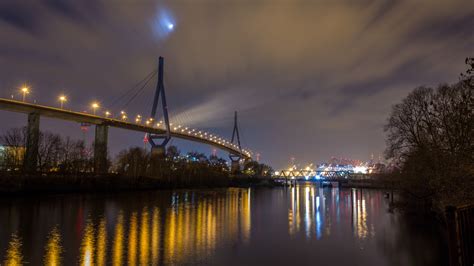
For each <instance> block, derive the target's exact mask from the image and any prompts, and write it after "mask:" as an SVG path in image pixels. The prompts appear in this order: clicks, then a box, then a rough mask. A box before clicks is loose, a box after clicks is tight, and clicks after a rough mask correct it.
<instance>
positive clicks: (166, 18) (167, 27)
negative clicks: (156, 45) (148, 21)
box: [152, 9, 176, 40]
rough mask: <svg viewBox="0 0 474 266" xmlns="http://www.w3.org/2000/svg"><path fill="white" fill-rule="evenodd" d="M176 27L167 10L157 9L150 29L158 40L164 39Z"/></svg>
mask: <svg viewBox="0 0 474 266" xmlns="http://www.w3.org/2000/svg"><path fill="white" fill-rule="evenodd" d="M175 27H176V21H175V19H174V17H173V15H172V13H171V12H170V11H169V10H166V9H159V10H158V12H157V14H156V16H155V17H154V19H153V23H152V29H153V33H154V35H155V37H156V38H157V39H158V40H162V39H165V38H166V37H167V36H168V35H169V34H170V33H171V32H173V31H174V29H175Z"/></svg>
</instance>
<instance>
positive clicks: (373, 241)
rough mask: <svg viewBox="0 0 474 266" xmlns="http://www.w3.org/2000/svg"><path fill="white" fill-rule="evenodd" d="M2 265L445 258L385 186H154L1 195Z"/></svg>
mask: <svg viewBox="0 0 474 266" xmlns="http://www.w3.org/2000/svg"><path fill="white" fill-rule="evenodd" d="M0 223H1V226H0V255H1V256H2V257H1V260H0V264H2V265H7V264H8V263H13V264H11V265H15V263H20V264H21V263H27V264H29V265H42V264H48V265H59V264H61V265H74V264H78V263H80V264H83V265H123V264H128V265H138V264H141V265H158V264H176V265H182V264H212V265H378V266H381V265H445V264H446V263H447V258H446V253H447V252H446V250H447V248H446V245H445V244H444V240H443V239H444V238H443V234H442V233H441V231H440V230H439V229H438V226H436V224H435V223H431V222H426V221H413V220H412V219H408V218H406V217H405V216H403V215H400V214H397V213H390V212H389V211H388V200H387V199H386V198H385V197H384V192H383V191H378V190H368V189H367V190H364V189H362V190H361V189H352V191H351V189H341V190H339V189H338V188H333V189H331V188H318V187H317V186H315V185H310V184H302V185H299V186H297V187H293V188H281V187H280V188H250V189H240V188H228V189H196V190H192V189H190V190H174V191H172V190H157V191H145V192H128V193H116V194H67V195H48V196H44V195H43V196H28V197H13V198H6V197H4V198H0Z"/></svg>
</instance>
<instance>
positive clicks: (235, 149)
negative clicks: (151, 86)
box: [0, 57, 252, 174]
mask: <svg viewBox="0 0 474 266" xmlns="http://www.w3.org/2000/svg"><path fill="white" fill-rule="evenodd" d="M163 72H164V63H163V58H162V57H160V59H159V65H158V71H157V74H158V82H157V86H156V91H155V97H154V98H153V106H152V108H151V115H150V116H149V117H147V118H146V119H143V118H142V117H137V118H135V120H132V121H129V119H128V117H127V115H126V113H125V112H124V111H121V112H120V115H119V116H115V117H113V116H112V115H111V113H110V112H109V111H106V112H104V113H100V114H98V113H97V114H96V109H98V108H99V105H98V104H97V103H93V104H92V106H91V107H92V109H93V113H92V114H91V113H85V112H78V111H71V110H65V109H63V101H65V100H66V98H65V97H64V96H61V97H60V98H59V100H60V101H61V107H60V108H58V107H52V106H46V105H39V104H36V103H29V102H27V100H26V95H27V94H28V93H29V91H28V88H26V87H25V88H22V89H21V91H22V93H23V99H22V100H21V101H20V100H13V99H5V98H0V110H4V111H10V112H16V113H24V114H27V115H28V122H27V140H26V153H25V159H24V162H25V165H24V168H25V171H29V172H34V171H35V170H36V167H37V157H38V147H39V130H40V126H39V125H40V117H41V116H44V117H49V118H54V119H61V120H67V121H73V122H78V123H81V124H87V125H95V141H94V170H95V172H96V173H99V174H100V173H104V172H106V171H107V166H106V165H107V142H108V128H109V127H116V128H123V129H128V130H132V131H138V132H144V133H146V139H147V140H148V142H149V143H150V145H151V147H152V153H155V154H164V151H165V147H166V144H167V143H168V141H169V140H170V139H171V138H180V139H185V140H190V141H194V142H199V143H203V144H208V145H211V146H214V147H216V148H218V149H221V150H223V151H227V152H229V158H230V160H231V161H232V168H233V169H235V168H237V167H239V165H238V164H239V161H240V160H241V159H251V157H252V152H251V151H250V150H247V149H243V148H242V147H241V145H240V136H239V131H238V126H237V112H236V113H235V116H234V129H233V133H232V139H231V140H227V139H225V138H222V137H220V136H217V135H216V134H213V133H210V132H205V131H203V130H198V129H192V128H189V127H186V126H183V125H173V124H171V123H170V121H169V117H168V107H167V103H166V96H165V90H164V81H163V80H164V75H163ZM149 76H150V75H149ZM152 77H153V76H150V77H148V80H147V81H146V82H145V85H146V84H147V83H148V82H149V81H150V79H151V78H152ZM143 88H144V86H142V88H141V89H140V90H143ZM139 92H140V91H138V92H135V93H134V94H133V95H132V97H131V99H129V100H128V102H127V104H128V103H130V102H131V101H132V100H133V99H134V98H135V97H136V95H137V94H138V93H139ZM160 100H161V111H162V114H163V117H162V118H161V119H158V118H157V110H158V108H159V105H160V104H159V103H160Z"/></svg>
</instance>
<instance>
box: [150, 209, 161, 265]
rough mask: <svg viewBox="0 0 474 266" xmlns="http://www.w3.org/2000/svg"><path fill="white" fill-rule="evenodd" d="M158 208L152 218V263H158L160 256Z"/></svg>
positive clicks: (154, 210)
mask: <svg viewBox="0 0 474 266" xmlns="http://www.w3.org/2000/svg"><path fill="white" fill-rule="evenodd" d="M159 214H160V213H159V211H158V208H156V207H155V208H154V209H153V217H152V220H151V264H152V265H158V258H159V257H158V256H159V248H160V224H159Z"/></svg>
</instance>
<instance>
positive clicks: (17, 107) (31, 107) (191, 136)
mask: <svg viewBox="0 0 474 266" xmlns="http://www.w3.org/2000/svg"><path fill="white" fill-rule="evenodd" d="M0 110H4V111H10V112H16V113H25V114H28V115H29V116H28V128H29V130H30V124H31V123H32V122H31V121H34V120H35V117H34V116H32V115H36V116H37V120H38V121H37V122H36V123H37V127H39V116H45V117H50V118H55V119H61V120H67V121H73V122H78V123H90V124H93V125H96V126H101V128H102V130H101V129H99V127H96V142H97V141H98V136H97V135H102V136H99V137H101V138H102V139H103V138H105V145H107V140H106V139H107V129H106V128H107V127H116V128H123V129H128V130H133V131H139V132H145V133H153V134H165V133H166V131H165V130H164V129H161V128H157V127H153V126H147V125H143V124H138V123H131V122H127V121H123V120H119V119H115V118H108V117H101V116H98V115H94V114H88V113H82V112H75V111H70V110H65V109H60V108H55V107H50V106H44V105H38V104H32V103H28V102H21V101H16V100H10V99H5V98H0ZM33 124H34V123H33ZM155 125H156V124H155ZM104 126H105V127H104ZM38 130H39V128H38ZM170 130H171V136H172V137H176V138H180V139H185V140H190V141H195V142H199V143H204V144H208V145H211V146H214V147H216V148H219V149H221V150H224V151H227V152H229V153H231V154H235V155H240V156H241V157H242V158H245V159H250V158H251V154H250V152H248V151H246V150H242V151H240V150H239V149H238V147H237V146H236V145H233V144H231V143H224V142H223V141H221V142H220V143H219V142H218V141H215V140H212V139H211V138H210V137H209V136H203V134H200V133H198V132H191V133H188V132H189V131H184V132H183V131H182V129H181V128H180V129H178V130H173V128H171V129H170ZM28 134H30V131H29V132H28ZM99 141H100V139H99ZM27 142H28V141H27ZM101 142H104V140H102V141H101ZM105 149H106V147H105ZM27 150H28V144H27ZM27 157H28V156H27ZM31 159H33V158H31ZM33 160H34V159H33Z"/></svg>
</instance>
